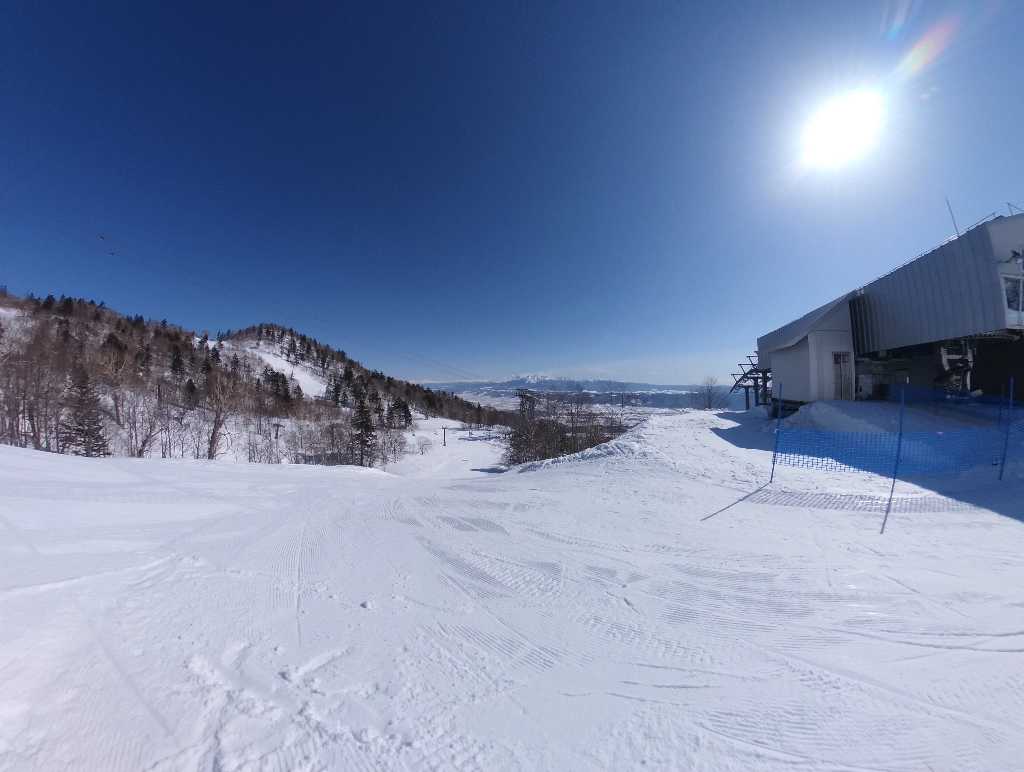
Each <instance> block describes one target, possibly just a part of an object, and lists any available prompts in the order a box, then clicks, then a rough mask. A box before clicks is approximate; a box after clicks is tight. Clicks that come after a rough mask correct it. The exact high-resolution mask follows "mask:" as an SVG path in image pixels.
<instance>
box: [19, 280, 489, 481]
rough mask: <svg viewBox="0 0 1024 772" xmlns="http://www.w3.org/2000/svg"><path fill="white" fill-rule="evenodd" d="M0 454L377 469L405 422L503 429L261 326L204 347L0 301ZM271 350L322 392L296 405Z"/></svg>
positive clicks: (140, 322) (395, 448)
mask: <svg viewBox="0 0 1024 772" xmlns="http://www.w3.org/2000/svg"><path fill="white" fill-rule="evenodd" d="M0 309H6V310H7V311H8V312H14V313H4V314H2V315H0V443H4V444H9V445H15V446H18V447H30V448H35V449H37V450H45V451H50V452H55V453H74V454H77V455H84V456H102V455H108V454H114V455H128V456H137V457H144V456H159V457H164V458H207V459H214V458H219V457H222V456H224V455H227V454H232V455H234V456H235V457H236V458H240V459H243V460H248V461H251V462H262V463H278V462H281V461H283V460H286V459H287V460H291V461H293V462H299V463H324V464H343V463H354V464H361V465H367V466H368V465H374V464H384V465H386V464H388V463H391V462H392V461H394V460H396V459H397V458H398V457H399V456H400V455H401V453H402V452H403V449H404V444H405V435H406V433H407V430H408V429H409V428H410V427H411V425H412V423H413V417H414V412H418V413H420V414H422V415H424V416H443V417H446V418H450V419H452V420H456V421H462V422H467V423H475V424H481V425H488V424H489V425H493V424H501V423H507V421H508V418H507V416H506V415H505V414H503V413H501V412H500V411H497V410H494V409H491V408H486V407H483V406H481V405H479V404H474V403H470V402H468V401H466V400H464V399H461V398H459V397H457V396H455V395H453V394H449V393H446V392H440V391H433V390H431V389H428V388H426V387H424V386H421V385H419V384H414V383H410V382H407V381H403V380H400V379H396V378H393V377H391V376H387V375H385V374H384V373H382V372H380V371H377V370H371V369H368V368H366V367H364V366H363V365H361V364H360V363H359V362H357V361H355V360H353V359H351V358H349V357H348V356H347V355H346V354H345V352H344V351H340V350H337V349H334V348H332V347H331V346H328V345H326V344H323V343H321V342H319V341H317V340H316V339H314V338H311V337H309V336H306V335H303V334H301V333H298V332H296V331H295V330H293V329H291V328H287V327H283V326H281V325H276V324H268V323H263V324H259V325H254V326H253V327H248V328H245V329H242V330H238V331H231V330H228V331H226V332H223V333H221V332H218V333H217V334H216V335H215V336H214V337H213V338H211V337H210V336H209V335H208V334H206V333H202V334H198V335H197V334H196V333H195V332H193V331H189V330H186V329H184V328H182V327H179V326H177V325H174V324H170V323H168V322H167V321H166V320H162V321H159V322H158V321H154V320H149V319H145V318H144V317H142V316H141V315H135V316H126V315H123V314H120V313H117V312H115V311H113V310H111V309H109V308H107V307H106V306H105V304H103V303H97V302H95V301H93V300H86V299H82V298H72V297H64V296H61V297H60V298H56V297H54V296H52V295H48V296H46V297H45V298H38V297H34V296H31V295H30V296H28V297H27V298H16V297H12V296H8V295H7V294H6V292H4V293H2V294H0ZM256 351H270V352H273V353H274V354H276V355H277V356H280V357H282V358H283V359H285V360H286V362H288V363H289V364H290V365H294V366H295V369H296V370H298V369H300V368H303V369H305V370H307V371H308V372H310V373H312V374H313V375H315V376H317V377H318V378H320V379H321V380H322V381H324V382H325V383H326V384H327V387H326V389H325V390H324V393H322V394H305V393H303V390H302V388H301V386H300V384H299V383H298V381H296V380H295V378H293V377H291V376H290V375H287V374H285V373H283V372H280V370H277V369H275V368H273V367H270V366H269V365H268V364H266V363H265V362H264V361H263V360H262V359H261V358H260V357H259V356H258V355H257V354H256Z"/></svg>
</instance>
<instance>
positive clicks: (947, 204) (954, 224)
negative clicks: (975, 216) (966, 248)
mask: <svg viewBox="0 0 1024 772" xmlns="http://www.w3.org/2000/svg"><path fill="white" fill-rule="evenodd" d="M946 209H948V210H949V219H950V220H952V221H953V230H955V231H956V237H957V238H960V228H959V227H958V226H957V224H956V217H955V216H954V214H953V205H952V204H950V203H949V196H946Z"/></svg>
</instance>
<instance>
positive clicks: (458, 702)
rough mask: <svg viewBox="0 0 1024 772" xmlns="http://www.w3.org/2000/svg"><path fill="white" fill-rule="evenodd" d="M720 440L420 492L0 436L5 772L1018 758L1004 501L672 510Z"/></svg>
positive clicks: (692, 503)
mask: <svg viewBox="0 0 1024 772" xmlns="http://www.w3.org/2000/svg"><path fill="white" fill-rule="evenodd" d="M747 429H749V431H747V430H745V429H744V427H743V426H742V425H738V424H736V423H735V422H733V421H731V420H730V419H729V418H728V417H722V416H713V415H707V414H699V413H687V414H680V415H677V416H656V417H654V418H652V419H651V420H650V422H649V423H647V424H646V425H644V426H643V427H639V428H638V429H637V430H636V431H634V432H633V433H632V434H630V435H629V436H627V437H626V438H623V440H622V441H620V444H619V445H618V446H616V448H615V449H614V452H607V453H596V452H595V453H591V454H588V455H587V456H586V457H584V458H580V459H575V460H573V461H570V462H568V463H560V464H554V465H550V464H549V465H546V466H544V467H543V468H539V469H535V470H534V471H530V472H527V473H523V474H515V473H512V474H502V475H496V474H486V473H474V472H472V471H471V468H470V465H469V464H467V465H466V466H465V468H464V469H463V472H462V473H461V474H457V475H454V476H452V475H451V474H450V472H451V470H452V469H453V468H454V466H453V464H443V465H441V466H440V467H439V468H443V469H444V470H445V474H448V475H449V476H444V477H441V476H434V477H430V476H425V475H424V474H420V476H419V477H417V478H415V479H414V478H408V477H400V476H396V475H392V474H384V473H381V472H379V471H369V470H359V469H351V468H312V467H266V466H255V465H231V464H222V463H203V462H161V461H155V460H141V461H140V460H129V459H106V460H100V461H91V460H83V459H74V458H67V457H59V456H51V455H45V454H38V453H32V452H28V451H21V450H14V449H10V448H0V555H2V556H3V560H2V562H0V619H2V620H3V624H2V625H0V768H3V769H11V770H22V769H25V770H28V769H66V768H74V769H104V770H113V771H118V770H136V769H149V770H178V769H189V770H191V769H210V770H213V769H217V770H242V769H245V770H249V769H266V770H286V769H339V770H380V769H383V770H389V769H395V770H433V769H455V770H472V769H481V770H494V769H553V770H554V769H557V770H565V769H633V768H641V767H643V768H663V769H704V770H737V771H738V770H761V769H765V770H808V769H814V770H919V769H932V770H1007V769H1013V768H1017V767H1018V766H1019V761H1020V759H1021V758H1022V757H1024V718H1022V716H1024V667H1022V665H1024V659H1022V657H1024V589H1022V588H1024V582H1022V581H1021V580H1022V579H1024V523H1022V522H1021V521H1019V520H1017V519H1015V517H1016V516H1017V513H1018V510H1015V509H1014V508H1015V507H1018V505H1017V504H1016V502H1017V501H1021V500H1024V496H1022V495H1021V494H1024V486H1022V485H1021V484H1020V483H1019V482H1008V483H1006V484H1005V485H1004V487H1003V488H1002V489H1000V491H997V492H996V493H995V494H992V495H991V496H990V499H989V500H988V501H987V503H986V506H985V507H982V506H979V505H978V504H977V503H976V502H972V500H971V499H970V497H966V496H958V495H957V493H956V491H951V490H946V491H944V493H943V494H942V495H940V494H939V493H935V492H929V491H923V490H917V489H913V488H908V489H907V490H906V491H904V493H903V494H902V495H901V496H900V497H898V498H899V499H900V501H902V502H904V503H903V504H901V505H900V506H898V507H896V508H895V509H894V513H896V515H895V516H894V517H893V518H892V520H891V521H890V528H889V529H888V530H887V532H886V534H885V536H879V535H878V532H877V531H878V510H877V508H876V507H875V506H874V505H873V502H875V500H876V497H878V496H883V497H884V494H885V493H886V492H887V489H886V488H885V483H884V481H882V480H879V479H878V478H871V477H870V476H866V475H865V476H859V477H857V476H852V475H851V476H846V477H837V476H836V477H830V478H822V477H811V476H803V477H801V476H798V475H797V473H796V471H793V473H792V474H789V476H787V474H788V472H784V473H783V475H782V479H781V480H780V483H779V484H778V485H777V486H773V487H769V488H767V489H765V490H764V491H762V492H761V493H759V494H757V495H755V496H751V497H750V498H749V499H748V500H746V501H744V502H742V503H741V504H738V505H736V506H734V507H732V508H730V509H729V510H728V511H726V512H724V513H722V514H721V515H719V516H717V517H715V518H713V519H711V520H708V521H705V522H701V517H703V516H705V515H706V514H708V513H709V512H712V511H715V510H718V509H720V508H722V507H724V506H726V505H727V504H729V503H731V502H732V501H734V500H736V499H737V498H738V497H739V496H741V495H743V494H744V493H745V492H749V491H751V490H754V489H755V488H756V487H757V486H758V485H760V484H761V483H762V482H763V481H764V480H763V477H764V474H765V472H766V469H767V467H766V462H769V461H770V449H769V450H766V449H765V448H764V441H763V439H764V438H763V436H761V434H759V429H757V428H756V427H753V426H749V427H747ZM745 431H746V433H744V432H745ZM452 445H453V450H452V452H453V453H458V452H460V449H459V447H458V443H457V442H456V443H452ZM452 458H453V459H456V460H457V457H456V456H453V457H452ZM453 463H454V462H453ZM993 497H994V498H993Z"/></svg>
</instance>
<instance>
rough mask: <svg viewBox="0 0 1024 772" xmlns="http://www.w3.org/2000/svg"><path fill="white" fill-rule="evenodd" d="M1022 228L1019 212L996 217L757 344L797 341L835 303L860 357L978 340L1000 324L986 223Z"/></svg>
mask: <svg viewBox="0 0 1024 772" xmlns="http://www.w3.org/2000/svg"><path fill="white" fill-rule="evenodd" d="M996 221H999V222H1000V223H1001V225H1000V226H999V227H1000V229H1001V230H1005V229H1007V228H1009V229H1010V232H1011V233H1013V232H1015V230H1016V229H1018V228H1019V229H1020V232H1021V238H1022V239H1024V215H1012V216H1010V217H995V218H994V219H986V220H983V221H982V222H980V223H978V224H976V225H975V226H972V227H971V228H970V229H969V230H968V231H966V232H965V233H963V234H962V235H960V236H959V237H956V238H953V239H950V240H948V241H946V242H945V243H943V244H942V245H941V246H939V247H936V248H935V249H933V250H931V251H930V252H927V253H925V254H923V255H920V256H918V257H916V258H914V259H913V260H911V261H909V262H907V263H904V264H903V265H901V266H899V267H898V268H895V269H893V270H892V271H890V272H889V273H887V274H885V275H884V276H881V277H879V278H878V279H875V280H874V281H872V282H870V283H868V284H865V285H864V286H863V287H861V288H859V289H857V290H854V291H853V292H850V293H847V294H846V295H843V296H842V297H840V298H837V299H836V300H833V301H831V302H829V303H826V304H825V305H823V306H821V307H820V308H816V309H814V310H813V311H811V312H810V313H808V314H805V315H804V316H802V317H800V318H799V319H797V320H795V321H792V322H790V323H789V324H786V325H783V326H782V327H780V328H778V329H777V330H773V331H772V332H769V333H768V334H766V335H763V336H761V337H760V338H758V339H757V347H758V351H760V352H764V353H768V352H771V351H778V350H779V349H783V348H788V347H789V346H792V345H794V344H795V343H798V342H799V341H800V340H801V339H802V338H804V337H805V336H806V335H807V334H808V333H809V332H811V331H812V330H813V329H814V327H815V325H816V324H817V323H818V322H819V321H820V320H821V319H823V318H824V317H825V316H826V315H827V314H828V313H829V312H830V311H831V310H832V309H834V308H835V307H836V306H837V305H838V304H840V303H842V302H845V301H847V300H849V301H850V316H851V322H852V326H853V339H854V347H855V349H856V350H857V353H858V354H866V353H870V352H874V351H880V350H882V349H894V348H901V347H904V346H913V345H917V344H920V343H930V342H933V341H940V340H947V339H951V338H963V337H970V336H974V335H984V334H987V333H991V332H994V331H997V330H1000V329H1004V328H1005V327H1006V307H1005V299H1004V297H1003V287H1002V280H1001V279H1000V273H999V264H998V258H997V256H996V255H995V254H994V253H993V243H992V238H991V236H990V233H989V226H990V224H993V223H995V222H996Z"/></svg>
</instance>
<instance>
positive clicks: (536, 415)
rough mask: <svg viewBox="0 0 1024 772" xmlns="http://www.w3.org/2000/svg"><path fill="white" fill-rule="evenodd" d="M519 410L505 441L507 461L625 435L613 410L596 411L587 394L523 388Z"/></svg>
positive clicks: (544, 455)
mask: <svg viewBox="0 0 1024 772" xmlns="http://www.w3.org/2000/svg"><path fill="white" fill-rule="evenodd" d="M517 395H518V397H519V411H518V412H517V413H516V414H515V416H514V417H513V418H512V421H511V423H510V426H509V431H508V433H507V434H506V440H505V463H507V464H522V463H526V462H528V461H540V460H543V459H547V458H557V457H559V456H567V455H569V454H571V453H578V452H580V451H581V450H585V449H587V448H592V447H594V446H595V445H600V444H601V443H603V442H608V441H609V440H611V439H612V438H614V437H616V436H618V435H619V434H622V432H624V431H625V430H626V428H627V427H626V426H625V425H624V424H623V422H622V420H621V419H620V418H619V416H617V415H616V414H615V413H614V412H611V411H605V412H599V411H597V410H594V408H593V405H592V404H591V400H590V398H589V397H588V396H587V395H586V394H582V393H579V394H560V393H536V392H532V391H528V390H520V391H519V392H518V394H517Z"/></svg>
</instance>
